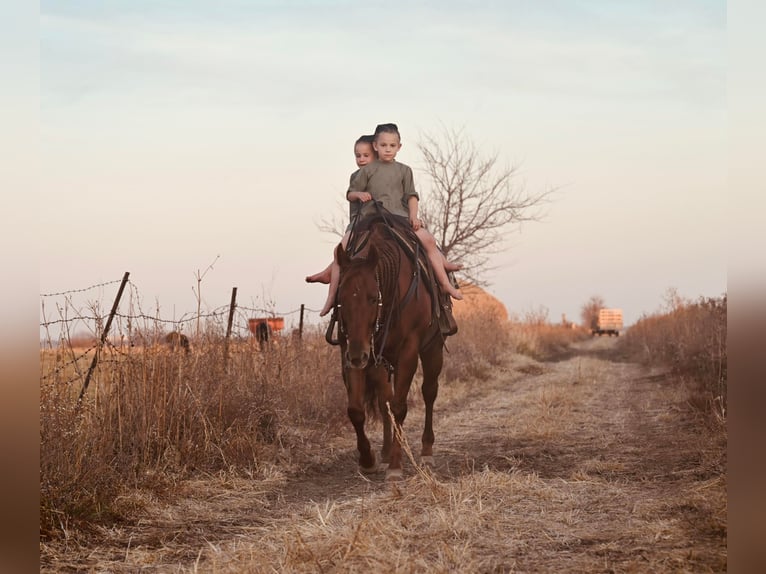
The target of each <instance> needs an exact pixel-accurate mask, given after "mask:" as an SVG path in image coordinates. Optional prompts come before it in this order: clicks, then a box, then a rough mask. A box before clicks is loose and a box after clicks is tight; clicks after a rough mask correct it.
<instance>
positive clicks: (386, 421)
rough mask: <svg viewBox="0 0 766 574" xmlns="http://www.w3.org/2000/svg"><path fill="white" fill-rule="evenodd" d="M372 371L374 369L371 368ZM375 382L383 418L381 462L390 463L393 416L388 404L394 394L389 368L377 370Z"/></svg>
mask: <svg viewBox="0 0 766 574" xmlns="http://www.w3.org/2000/svg"><path fill="white" fill-rule="evenodd" d="M370 372H371V373H372V372H373V370H372V369H371V370H370ZM371 376H374V381H375V382H374V384H375V385H376V388H377V394H378V409H379V412H380V416H381V418H382V419H383V446H382V448H381V451H380V457H381V462H384V463H388V462H389V461H390V460H391V435H392V430H391V429H392V427H391V417H390V416H389V415H388V404H389V403H390V402H391V400H392V399H393V396H394V392H393V389H392V388H391V381H390V379H389V376H388V370H387V369H385V368H380V372H378V370H377V369H376V370H375V374H374V375H371Z"/></svg>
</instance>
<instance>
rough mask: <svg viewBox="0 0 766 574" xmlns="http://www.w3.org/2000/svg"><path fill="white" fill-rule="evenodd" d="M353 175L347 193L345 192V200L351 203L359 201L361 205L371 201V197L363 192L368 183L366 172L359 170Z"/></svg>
mask: <svg viewBox="0 0 766 574" xmlns="http://www.w3.org/2000/svg"><path fill="white" fill-rule="evenodd" d="M355 173H356V175H354V174H352V175H351V180H350V181H349V184H348V191H347V192H346V199H347V200H349V201H351V202H353V201H360V202H362V203H364V202H365V201H370V200H371V199H372V195H370V193H369V192H367V191H365V189H366V188H367V182H368V181H369V177H368V175H367V171H366V170H364V169H360V170H359V171H357V172H355Z"/></svg>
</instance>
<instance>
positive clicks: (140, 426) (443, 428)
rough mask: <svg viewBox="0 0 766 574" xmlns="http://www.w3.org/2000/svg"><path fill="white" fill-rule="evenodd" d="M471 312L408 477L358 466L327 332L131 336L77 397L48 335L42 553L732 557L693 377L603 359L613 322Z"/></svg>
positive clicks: (255, 563) (415, 415) (340, 559)
mask: <svg viewBox="0 0 766 574" xmlns="http://www.w3.org/2000/svg"><path fill="white" fill-rule="evenodd" d="M484 311H486V312H484ZM459 320H460V332H459V333H458V335H457V336H455V337H451V338H449V339H448V341H447V345H448V348H449V353H448V354H447V355H446V364H445V376H444V377H443V378H442V380H441V385H440V391H439V398H438V400H437V404H436V413H435V431H436V445H435V454H436V456H437V460H436V466H435V467H433V468H424V467H422V466H420V465H419V463H418V456H417V454H416V453H417V450H418V449H417V448H416V445H417V442H418V441H419V438H420V431H421V429H422V418H423V408H422V401H421V400H420V397H419V389H418V387H419V385H418V383H419V381H417V380H416V381H415V384H414V385H413V391H412V396H411V397H410V401H409V403H410V412H409V415H408V418H407V421H406V423H405V425H404V429H403V430H404V439H405V441H409V442H406V444H405V446H406V449H405V450H406V452H407V454H408V456H407V460H406V462H405V476H406V478H405V480H403V481H401V482H397V483H385V482H384V481H383V480H382V475H380V476H372V477H363V476H361V475H359V474H357V473H356V445H355V441H354V437H353V432H352V430H351V427H350V424H349V423H348V421H347V417H346V413H345V406H346V398H345V391H344V389H343V385H342V383H341V381H340V372H339V365H338V357H337V349H335V348H332V347H330V346H329V345H327V344H326V342H325V341H324V339H323V337H322V334H321V332H314V333H309V334H307V336H306V338H305V339H304V341H303V342H302V343H300V344H298V343H296V342H295V341H286V340H285V341H281V342H280V343H278V344H276V345H274V346H273V347H272V348H271V349H269V350H268V351H267V352H260V351H258V350H257V349H256V348H253V347H251V346H250V345H249V344H248V343H247V342H244V341H242V342H238V343H237V344H236V345H232V347H231V349H230V352H231V354H230V358H229V360H228V361H224V359H223V346H222V343H221V339H220V337H218V338H217V337H216V335H215V333H211V334H209V335H207V336H206V337H205V339H204V340H203V341H197V342H193V352H192V354H191V355H189V356H185V355H184V354H183V353H169V352H166V351H165V350H162V349H160V348H154V347H147V348H137V349H136V348H133V349H122V350H119V349H115V350H112V351H110V352H108V353H106V354H105V356H104V357H103V359H104V360H103V361H102V363H101V364H100V366H99V368H98V370H97V373H96V376H95V377H94V379H93V382H92V383H91V389H90V391H89V393H88V398H87V401H86V403H85V405H84V408H83V409H81V410H79V411H78V410H77V409H76V408H75V402H74V399H75V398H76V394H77V392H79V389H80V386H79V385H80V384H81V382H82V381H81V379H79V380H77V381H76V382H75V383H73V384H72V383H70V384H66V381H67V380H69V378H70V377H73V376H74V377H76V376H77V372H78V371H75V370H74V369H73V368H71V367H72V365H69V366H67V367H65V368H61V367H62V365H63V364H64V363H66V361H67V360H68V358H69V357H70V356H71V353H69V351H66V352H64V353H60V355H61V357H63V358H60V359H59V360H58V362H57V360H56V358H55V353H54V355H53V356H50V355H49V353H50V352H46V354H44V356H43V357H42V358H43V360H42V361H41V365H42V367H41V368H42V370H43V373H42V374H43V375H44V376H45V378H44V379H43V382H42V387H41V421H40V422H41V557H42V563H43V568H42V570H43V571H45V572H65V571H82V570H90V571H109V572H135V571H147V572H150V571H151V572H154V571H156V572H167V571H174V572H213V573H229V572H352V571H353V572H356V571H359V570H361V569H366V570H368V571H373V572H375V571H392V572H456V571H462V572H557V571H577V572H605V571H615V572H617V571H619V572H659V571H663V572H667V571H670V572H722V571H725V570H726V531H727V527H726V475H725V464H726V461H725V452H726V445H725V442H726V438H725V434H723V433H721V432H720V429H717V428H714V427H712V426H710V425H707V424H705V423H704V422H703V421H701V420H700V419H699V418H698V417H697V416H696V415H695V413H694V412H693V411H690V410H689V409H688V408H686V407H687V403H688V392H687V391H686V388H685V387H684V386H683V385H679V384H674V383H675V381H674V380H672V379H669V378H668V376H667V374H665V373H663V372H662V371H660V370H658V369H654V370H649V371H647V370H646V369H645V368H643V367H640V366H638V365H636V364H631V363H625V362H620V363H617V362H612V361H610V360H608V357H609V355H608V354H602V353H600V350H604V351H610V352H611V347H613V346H614V345H616V344H617V341H616V340H606V339H604V340H601V339H599V340H596V339H591V338H590V337H586V338H584V339H582V340H579V341H576V342H574V343H572V344H571V345H569V347H568V348H566V349H564V351H561V350H560V348H559V345H563V343H561V342H557V343H556V344H555V345H552V344H550V343H547V342H545V341H547V340H548V339H549V338H550V339H551V340H553V339H556V340H557V341H558V339H557V337H559V334H558V331H557V329H562V328H559V327H553V326H550V325H547V324H545V323H543V324H535V322H528V323H529V324H519V323H515V324H511V325H509V324H508V323H504V322H503V321H501V320H499V318H498V316H497V313H493V312H492V311H491V309H486V310H481V309H475V310H474V311H473V312H472V313H470V314H468V315H463V316H461V317H460V319H459ZM515 329H516V331H515ZM520 332H523V334H524V337H526V338H525V339H518V338H514V337H519V336H520V335H519V333H520ZM550 333H556V334H555V335H550ZM561 336H562V337H563V335H561ZM519 340H522V341H527V344H528V345H529V347H525V349H526V350H527V351H528V354H518V353H514V352H513V351H514V347H513V345H514V344H516V343H518V341H519ZM536 345H537V347H535V346H536ZM504 346H505V348H504ZM532 347H534V348H536V349H537V350H536V351H535V352H530V351H529V349H530V348H532ZM607 347H609V349H607ZM509 349H510V351H509ZM556 349H558V350H556ZM544 350H545V351H544ZM538 353H539V354H538ZM535 354H538V355H537V356H546V354H547V355H548V356H555V358H556V359H557V360H556V362H552V361H548V362H543V361H540V360H538V359H535V358H534V357H532V356H530V355H535ZM567 356H569V358H566V357H567ZM599 357H600V358H599ZM80 362H82V363H83V366H81V367H80V370H79V372H80V373H82V372H83V370H87V365H88V364H89V358H88V357H85V358H84V360H82V361H80ZM78 364H79V362H78ZM57 365H58V367H59V369H58V370H56V369H57ZM379 431H380V425H379V423H378V424H377V425H373V426H372V428H371V429H370V437H371V440H372V441H373V443H374V444H375V445H376V448H379V442H380V435H379ZM413 451H414V452H415V454H413Z"/></svg>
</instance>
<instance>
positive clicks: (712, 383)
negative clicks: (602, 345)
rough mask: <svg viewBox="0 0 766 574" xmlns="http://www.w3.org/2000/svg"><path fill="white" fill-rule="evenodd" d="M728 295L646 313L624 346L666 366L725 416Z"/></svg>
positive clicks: (633, 356) (706, 406) (701, 403)
mask: <svg viewBox="0 0 766 574" xmlns="http://www.w3.org/2000/svg"><path fill="white" fill-rule="evenodd" d="M726 310H727V297H726V295H724V296H723V297H720V298H701V299H699V300H698V301H683V300H677V301H676V302H675V304H674V308H673V309H671V310H670V311H667V312H662V313H656V314H654V315H649V316H644V317H642V318H641V319H640V320H639V321H638V322H637V323H636V324H635V325H633V326H632V327H631V328H630V329H629V330H628V331H627V333H626V334H625V336H624V337H622V339H621V341H620V345H619V349H620V351H621V352H622V353H623V355H625V356H626V357H628V358H629V359H630V360H633V361H638V362H641V363H643V364H646V365H666V366H668V367H670V368H671V369H672V370H673V372H674V373H675V374H676V375H677V376H679V377H681V378H683V379H684V380H685V382H686V383H687V384H690V385H691V386H692V387H694V389H695V390H696V392H697V393H696V395H697V396H696V397H693V398H692V402H694V403H696V404H697V406H698V407H700V408H702V409H703V410H706V411H709V412H712V413H713V414H715V416H717V417H720V418H722V419H724V418H725V417H726V389H727V353H726V332H727V329H726V318H727V313H726Z"/></svg>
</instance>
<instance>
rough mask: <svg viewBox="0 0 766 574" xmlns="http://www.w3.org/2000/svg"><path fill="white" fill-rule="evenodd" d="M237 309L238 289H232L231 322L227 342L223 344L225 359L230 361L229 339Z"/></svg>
mask: <svg viewBox="0 0 766 574" xmlns="http://www.w3.org/2000/svg"><path fill="white" fill-rule="evenodd" d="M236 308H237V288H236V287H232V288H231V303H230V304H229V322H228V324H227V325H226V340H225V341H224V342H223V358H224V360H226V361H227V360H228V359H229V338H230V337H231V324H232V322H233V321H234V309H236Z"/></svg>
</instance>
